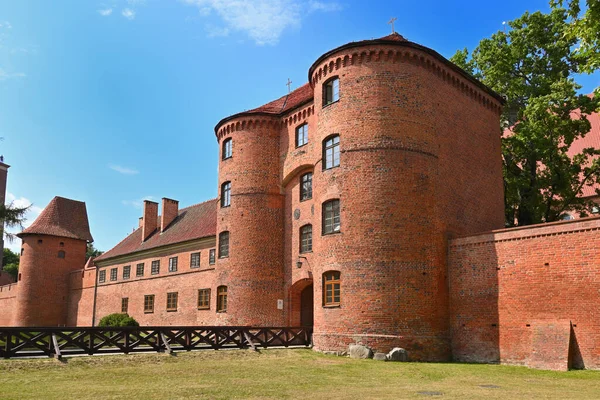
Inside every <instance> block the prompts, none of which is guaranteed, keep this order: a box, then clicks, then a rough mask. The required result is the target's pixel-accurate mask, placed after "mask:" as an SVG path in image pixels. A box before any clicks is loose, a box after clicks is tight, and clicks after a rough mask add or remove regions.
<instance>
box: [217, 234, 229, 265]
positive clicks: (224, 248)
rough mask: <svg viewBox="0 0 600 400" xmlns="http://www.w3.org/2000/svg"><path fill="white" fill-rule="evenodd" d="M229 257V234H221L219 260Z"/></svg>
mask: <svg viewBox="0 0 600 400" xmlns="http://www.w3.org/2000/svg"><path fill="white" fill-rule="evenodd" d="M227 257H229V232H227V231H225V232H221V233H220V234H219V258H227Z"/></svg>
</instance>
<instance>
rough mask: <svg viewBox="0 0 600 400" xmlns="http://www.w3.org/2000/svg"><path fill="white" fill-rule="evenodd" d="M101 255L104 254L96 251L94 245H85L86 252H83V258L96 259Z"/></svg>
mask: <svg viewBox="0 0 600 400" xmlns="http://www.w3.org/2000/svg"><path fill="white" fill-rule="evenodd" d="M102 253H104V252H103V251H100V250H98V249H97V248H95V247H94V245H93V244H92V243H88V244H87V250H86V252H85V258H86V259H87V258H90V257H92V258H96V257H98V256H100V255H101V254H102Z"/></svg>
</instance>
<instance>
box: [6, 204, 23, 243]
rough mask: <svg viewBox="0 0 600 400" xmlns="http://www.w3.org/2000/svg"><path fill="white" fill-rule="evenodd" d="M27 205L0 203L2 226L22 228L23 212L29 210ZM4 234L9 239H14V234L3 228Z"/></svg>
mask: <svg viewBox="0 0 600 400" xmlns="http://www.w3.org/2000/svg"><path fill="white" fill-rule="evenodd" d="M29 207H31V206H28V207H17V206H15V205H14V203H10V204H8V205H5V204H0V221H4V228H19V229H23V223H24V222H25V214H26V213H27V211H29ZM4 235H5V236H6V238H7V239H8V240H9V241H13V240H14V239H15V235H14V234H12V233H8V232H6V231H5V230H4Z"/></svg>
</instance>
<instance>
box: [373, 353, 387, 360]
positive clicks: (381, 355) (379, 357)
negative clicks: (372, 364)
mask: <svg viewBox="0 0 600 400" xmlns="http://www.w3.org/2000/svg"><path fill="white" fill-rule="evenodd" d="M373 360H377V361H387V354H385V353H375V355H374V356H373Z"/></svg>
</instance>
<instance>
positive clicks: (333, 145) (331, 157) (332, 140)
mask: <svg viewBox="0 0 600 400" xmlns="http://www.w3.org/2000/svg"><path fill="white" fill-rule="evenodd" d="M339 166H340V135H333V136H330V137H329V138H327V139H325V140H324V141H323V169H330V168H333V167H339Z"/></svg>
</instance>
